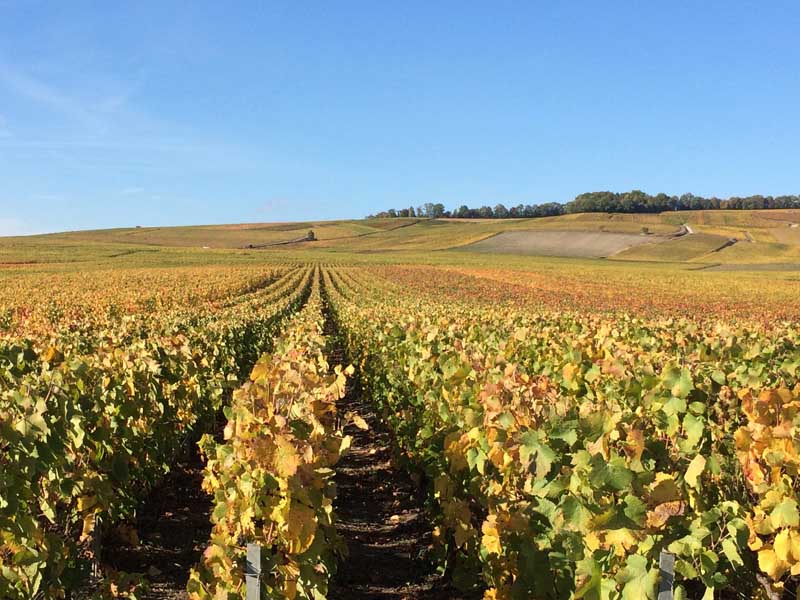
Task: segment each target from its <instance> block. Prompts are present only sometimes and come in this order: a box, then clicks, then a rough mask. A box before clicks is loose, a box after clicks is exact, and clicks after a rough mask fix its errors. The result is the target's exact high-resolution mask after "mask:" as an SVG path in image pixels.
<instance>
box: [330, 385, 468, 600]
mask: <svg viewBox="0 0 800 600" xmlns="http://www.w3.org/2000/svg"><path fill="white" fill-rule="evenodd" d="M342 408H343V410H345V411H353V412H356V413H358V414H359V415H361V417H363V418H364V420H365V421H366V422H367V424H368V425H369V427H370V428H369V430H368V431H362V430H360V429H358V428H356V427H355V426H350V427H348V430H347V433H348V434H350V435H352V436H353V446H352V448H351V449H350V451H349V453H348V454H347V455H346V457H345V458H344V459H342V461H341V462H340V463H339V464H338V465H337V467H336V487H337V490H338V497H337V500H336V511H337V516H338V522H337V524H336V529H337V531H339V533H341V534H342V536H343V537H344V538H345V540H346V541H347V546H348V549H349V553H350V555H349V557H348V558H347V559H345V561H344V562H343V563H342V564H341V565H340V566H339V573H338V574H337V577H336V578H335V580H334V582H333V584H332V586H331V590H330V593H329V594H328V598H329V599H330V600H366V599H370V600H371V599H376V600H377V599H382V598H383V599H390V598H391V599H397V600H400V599H402V600H411V599H417V598H419V599H430V600H433V599H434V598H436V599H442V600H447V599H455V598H459V597H460V596H458V595H457V594H454V593H453V592H452V591H451V590H448V589H447V587H446V586H445V585H444V584H443V582H442V581H440V579H439V578H438V577H437V576H436V575H435V573H434V572H433V569H432V567H431V565H429V564H428V563H427V561H426V560H425V558H424V552H425V549H426V548H427V546H428V544H429V543H430V539H431V537H430V527H429V524H428V522H427V519H426V518H425V513H424V511H423V505H422V494H421V493H420V491H419V490H418V489H417V486H416V485H415V484H414V482H413V481H412V480H411V477H410V476H409V475H408V474H407V473H405V472H403V471H400V470H398V469H397V468H395V467H394V466H393V465H392V451H391V440H390V439H389V435H388V434H387V433H386V432H383V431H381V430H380V424H379V423H378V419H377V417H376V416H375V413H374V411H373V410H372V409H371V408H370V407H369V405H368V403H367V402H366V401H365V399H364V398H362V397H360V396H357V395H356V394H349V395H348V397H347V398H345V403H344V406H343V407H342Z"/></svg>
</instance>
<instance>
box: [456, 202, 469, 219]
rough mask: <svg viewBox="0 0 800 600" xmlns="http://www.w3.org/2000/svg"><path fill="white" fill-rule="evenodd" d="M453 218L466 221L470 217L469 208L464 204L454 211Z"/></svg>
mask: <svg viewBox="0 0 800 600" xmlns="http://www.w3.org/2000/svg"><path fill="white" fill-rule="evenodd" d="M453 216H454V217H457V218H459V219H466V218H468V217H469V208H468V207H467V206H466V205H465V204H462V205H461V206H459V207H458V208H457V209H455V210H454V211H453Z"/></svg>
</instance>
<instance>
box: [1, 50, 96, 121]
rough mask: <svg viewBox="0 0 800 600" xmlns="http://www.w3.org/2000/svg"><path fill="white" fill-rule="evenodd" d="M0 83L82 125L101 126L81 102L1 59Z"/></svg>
mask: <svg viewBox="0 0 800 600" xmlns="http://www.w3.org/2000/svg"><path fill="white" fill-rule="evenodd" d="M0 85H3V86H4V87H6V88H7V89H9V90H11V91H12V92H14V93H16V94H18V95H19V96H22V97H23V98H25V99H27V100H30V101H32V102H36V103H38V104H42V105H45V106H48V107H49V108H51V109H53V110H55V111H57V112H60V113H62V114H63V115H66V116H67V117H70V118H71V119H74V120H76V121H78V122H80V123H81V124H82V125H84V126H87V127H91V128H93V129H95V128H98V127H100V126H101V121H100V120H99V119H98V118H97V116H96V115H95V114H93V113H92V111H90V110H88V109H87V108H86V106H85V105H84V104H83V103H82V102H80V101H78V100H75V99H74V98H71V97H70V96H68V95H67V94H64V93H63V92H61V91H60V90H57V89H56V88H55V87H53V86H51V85H49V84H47V83H45V82H43V81H40V80H38V79H36V78H35V77H32V76H30V75H28V74H27V73H23V72H22V71H20V70H19V69H15V68H14V67H12V66H11V65H9V64H8V63H7V62H5V61H4V60H2V59H0Z"/></svg>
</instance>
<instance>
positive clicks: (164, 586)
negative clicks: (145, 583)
mask: <svg viewBox="0 0 800 600" xmlns="http://www.w3.org/2000/svg"><path fill="white" fill-rule="evenodd" d="M202 481H203V460H202V459H201V458H200V456H199V452H198V451H197V445H196V444H194V443H192V444H191V450H190V451H189V453H188V456H186V457H185V458H183V459H181V460H179V461H177V463H176V464H175V465H174V466H173V468H172V471H171V472H170V473H169V475H167V476H166V477H165V478H164V481H162V482H161V484H160V485H159V486H158V487H157V488H155V489H154V490H153V491H152V492H151V494H150V495H149V496H148V498H147V499H146V500H145V501H144V502H143V504H142V507H141V508H140V511H139V514H138V518H137V520H136V523H135V527H136V530H137V532H138V535H139V545H138V546H129V545H125V544H123V543H119V542H117V543H115V540H108V541H107V543H104V549H103V562H105V563H106V564H108V565H110V566H113V567H114V568H116V569H121V570H124V571H127V572H129V573H143V574H144V575H145V576H146V577H147V579H148V580H149V581H150V590H149V592H146V593H144V594H142V595H137V598H142V599H143V600H145V599H146V600H150V599H152V600H155V599H157V598H161V599H169V600H177V599H181V600H183V599H185V598H187V597H188V596H187V594H186V589H185V588H186V580H187V578H188V576H189V569H190V568H191V567H193V566H194V565H195V563H197V562H198V561H199V560H200V555H201V553H202V552H203V550H204V549H205V547H206V545H207V544H208V538H209V535H210V533H211V522H210V520H209V516H210V514H211V498H210V497H209V496H208V495H206V493H205V492H204V491H203V490H202V489H201V487H200V486H201V484H202Z"/></svg>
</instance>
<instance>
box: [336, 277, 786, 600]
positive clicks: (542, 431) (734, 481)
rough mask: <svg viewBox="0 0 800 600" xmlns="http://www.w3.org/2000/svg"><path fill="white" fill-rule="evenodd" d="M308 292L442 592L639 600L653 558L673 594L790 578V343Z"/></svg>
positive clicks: (473, 303) (374, 292) (652, 585)
mask: <svg viewBox="0 0 800 600" xmlns="http://www.w3.org/2000/svg"><path fill="white" fill-rule="evenodd" d="M326 278H327V280H328V285H327V290H328V293H329V295H330V297H331V301H332V304H333V306H334V308H335V312H336V314H337V317H336V318H337V321H338V323H340V324H341V326H342V328H343V329H344V333H345V335H346V346H347V351H348V353H349V355H350V356H351V358H352V359H353V360H354V362H355V363H356V365H357V368H358V369H359V371H360V377H361V381H362V383H363V385H364V388H365V390H366V392H367V393H369V394H370V395H371V397H372V398H373V399H374V401H375V402H376V403H377V404H378V406H379V408H380V409H381V411H382V414H383V415H384V418H385V420H386V421H387V423H388V425H389V426H390V428H391V429H392V431H393V432H394V435H395V437H396V440H397V443H398V444H399V446H400V449H401V450H402V452H403V453H404V454H405V455H406V457H407V458H408V459H409V460H410V461H411V462H413V463H414V464H415V465H416V466H417V467H418V468H420V469H421V470H422V471H423V472H424V474H425V475H426V476H427V480H428V481H429V484H430V496H431V501H432V507H433V509H434V514H435V516H436V526H437V527H436V531H435V535H436V538H437V540H438V550H439V554H440V558H441V560H442V562H443V564H444V565H445V566H446V567H447V569H448V570H449V572H450V573H451V574H452V576H453V578H454V580H455V581H456V582H458V583H460V584H461V585H463V586H467V587H476V586H484V587H485V588H486V590H487V591H486V593H485V598H487V599H491V598H494V599H501V598H502V599H507V598H514V599H517V598H519V599H522V598H554V599H560V598H591V599H601V598H603V599H606V598H607V599H610V600H613V599H618V598H623V599H634V598H635V599H647V598H655V594H656V585H657V579H658V561H659V556H660V554H661V553H662V552H664V551H666V552H670V553H672V554H674V555H675V557H676V563H675V570H676V583H677V585H676V597H686V596H687V595H690V596H692V597H700V596H703V597H704V598H711V597H713V594H714V593H715V591H719V590H728V591H729V592H730V591H738V593H740V594H742V595H743V597H748V598H749V597H758V596H759V595H764V596H769V595H770V594H775V593H778V592H780V590H781V589H782V587H783V585H784V582H785V580H786V577H787V576H789V575H796V574H800V513H798V481H797V477H798V467H799V466H800V387H798V381H797V369H798V367H799V366H800V330H798V328H797V327H795V326H791V325H789V324H786V323H777V324H773V325H770V326H764V325H756V324H747V323H745V322H741V323H738V324H736V325H730V324H726V323H724V322H717V321H715V320H714V319H713V316H710V315H704V316H703V318H702V319H696V320H692V319H687V318H684V319H679V318H666V317H664V318H659V317H647V318H640V317H632V316H629V315H624V314H619V315H609V314H604V315H599V314H592V313H588V312H584V313H572V312H569V311H567V310H563V311H546V310H536V311H530V310H525V309H524V307H521V306H519V305H514V304H512V303H503V304H501V305H489V304H487V303H481V302H480V301H478V300H474V299H471V300H470V301H465V302H461V303H459V302H458V301H452V302H447V303H444V302H437V301H436V300H435V299H434V298H432V297H431V296H425V295H422V294H413V295H412V294H409V293H406V292H405V291H404V290H402V289H401V288H399V287H398V286H395V285H393V284H392V283H390V282H389V281H387V280H385V279H382V278H380V277H378V276H375V275H374V274H372V273H370V271H369V270H368V269H353V268H335V269H332V270H329V271H328V272H326ZM431 285H432V287H434V288H435V285H436V284H435V283H432V284H431ZM422 287H425V285H424V284H423V285H422ZM476 575H477V577H476Z"/></svg>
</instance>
